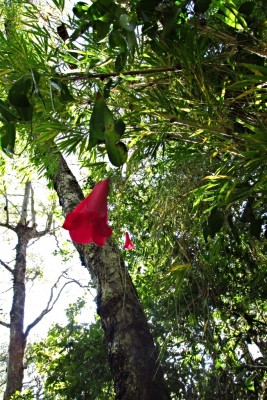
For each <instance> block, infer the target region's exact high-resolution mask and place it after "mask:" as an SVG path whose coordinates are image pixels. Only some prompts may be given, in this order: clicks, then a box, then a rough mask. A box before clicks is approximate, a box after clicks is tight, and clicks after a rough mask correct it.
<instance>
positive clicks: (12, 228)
mask: <svg viewBox="0 0 267 400" xmlns="http://www.w3.org/2000/svg"><path fill="white" fill-rule="evenodd" d="M0 226H3V227H4V228H7V229H10V230H11V231H14V232H16V228H15V227H14V226H12V225H10V224H4V223H3V222H0Z"/></svg>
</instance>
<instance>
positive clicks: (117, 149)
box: [106, 141, 128, 167]
mask: <svg viewBox="0 0 267 400" xmlns="http://www.w3.org/2000/svg"><path fill="white" fill-rule="evenodd" d="M106 149H107V153H108V158H109V160H110V162H111V164H113V165H114V166H115V167H121V166H122V165H123V164H124V163H125V162H126V161H127V157H128V151H127V147H126V145H125V144H124V143H123V142H117V143H114V142H113V141H107V143H106Z"/></svg>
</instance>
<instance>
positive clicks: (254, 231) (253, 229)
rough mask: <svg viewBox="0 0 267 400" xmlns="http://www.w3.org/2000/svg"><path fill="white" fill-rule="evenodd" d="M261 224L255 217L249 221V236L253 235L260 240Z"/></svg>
mask: <svg viewBox="0 0 267 400" xmlns="http://www.w3.org/2000/svg"><path fill="white" fill-rule="evenodd" d="M261 226H262V220H261V219H255V220H254V221H252V222H251V223H250V228H249V233H250V235H251V236H254V237H255V238H256V239H258V240H260V237H261Z"/></svg>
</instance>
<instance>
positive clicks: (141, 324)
mask: <svg viewBox="0 0 267 400" xmlns="http://www.w3.org/2000/svg"><path fill="white" fill-rule="evenodd" d="M53 183H54V187H55V190H56V192H57V194H58V197H59V202H60V204H61V206H62V208H63V212H64V214H67V213H69V212H70V211H72V210H73V209H74V208H75V207H76V205H77V204H78V203H79V202H80V201H81V200H82V199H83V194H82V190H81V188H80V186H79V184H78V182H77V181H76V179H75V177H74V176H73V174H72V172H71V171H70V169H69V168H68V165H67V163H66V162H65V160H64V159H63V157H62V156H61V155H60V156H59V167H58V172H57V173H56V174H55V175H54V177H53ZM74 245H75V247H76V248H77V250H78V252H79V254H80V258H81V261H82V264H83V265H84V266H85V267H86V268H87V269H88V271H89V272H90V274H91V277H92V279H93V282H94V284H95V286H96V289H97V312H98V314H99V316H100V318H101V322H102V326H103V328H104V331H105V337H106V340H107V343H108V354H109V364H110V368H111V372H112V374H113V378H114V382H115V392H116V399H117V400H167V399H169V396H168V393H167V389H166V386H165V382H164V378H163V373H162V370H161V367H160V365H159V360H158V355H157V352H156V349H155V345H154V343H153V339H152V336H151V333H150V331H149V327H148V323H147V320H146V317H145V314H144V312H143V310H142V307H141V305H140V301H139V299H138V295H137V293H136V290H135V288H134V286H133V283H132V280H131V277H130V275H129V273H128V271H127V269H126V267H125V264H124V261H123V259H122V257H121V254H120V251H119V249H118V248H117V246H116V245H115V244H114V243H113V242H112V240H111V239H108V240H107V243H106V244H105V246H103V247H98V246H96V245H94V244H89V245H85V246H83V245H78V244H75V243H74Z"/></svg>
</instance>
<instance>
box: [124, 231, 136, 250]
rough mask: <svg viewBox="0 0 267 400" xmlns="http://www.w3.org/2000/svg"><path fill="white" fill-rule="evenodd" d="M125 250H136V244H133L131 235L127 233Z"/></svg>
mask: <svg viewBox="0 0 267 400" xmlns="http://www.w3.org/2000/svg"><path fill="white" fill-rule="evenodd" d="M123 248H124V249H126V250H132V249H134V244H133V242H132V241H131V239H130V235H129V233H128V232H125V242H124V246H123Z"/></svg>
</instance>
